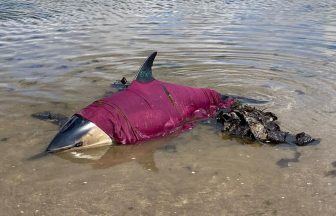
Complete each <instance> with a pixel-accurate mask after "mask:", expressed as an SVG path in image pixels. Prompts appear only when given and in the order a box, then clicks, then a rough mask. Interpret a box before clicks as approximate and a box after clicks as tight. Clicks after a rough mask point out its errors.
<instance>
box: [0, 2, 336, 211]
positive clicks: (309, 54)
mask: <svg viewBox="0 0 336 216" xmlns="http://www.w3.org/2000/svg"><path fill="white" fill-rule="evenodd" d="M0 50H1V51H0V103H1V104H0V122H1V126H0V146H1V151H0V164H1V166H0V200H1V204H0V215H21V214H23V215H335V214H336V208H335V202H336V198H335V197H336V156H335V155H336V146H335V144H336V143H335V140H336V136H335V134H336V130H335V127H336V120H335V117H336V98H335V96H336V89H335V88H336V83H335V82H336V75H335V74H336V73H335V68H336V63H335V62H336V52H335V51H336V3H335V1H333V0H329V1H328V0H322V1H317V0H296V1H294V0H284V1H275V0H274V1H273V0H266V1H261V0H245V1H243V0H241V1H239V0H237V1H235V0H226V1H190V2H187V1H103V0H95V1H91V0H80V1H75V0H63V1H52V0H39V1H38V0H33V1H23V0H22V1H19V0H2V1H1V2H0ZM153 50H157V51H158V52H159V54H158V56H157V60H156V61H155V64H154V75H155V77H156V78H157V79H161V80H166V81H169V82H175V83H179V84H185V85H190V86H198V87H211V88H214V89H215V90H217V91H220V92H223V93H230V94H236V95H241V96H247V97H252V98H256V99H262V100H267V101H269V102H268V103H267V104H265V105H264V107H265V108H267V109H269V110H272V111H273V112H275V113H277V115H278V116H279V118H280V120H281V125H282V127H283V128H284V129H286V130H288V131H291V132H300V131H306V132H308V133H310V134H311V135H312V136H314V137H319V138H321V139H322V141H321V143H320V144H319V145H313V146H306V147H299V148H295V147H292V146H288V145H280V146H275V147H274V146H260V145H256V144H255V145H242V144H241V142H240V141H239V140H236V139H230V138H229V139H228V138H223V137H222V136H221V135H220V134H218V133H216V132H215V131H214V130H213V128H212V127H209V126H207V125H199V126H198V127H196V128H195V129H193V130H192V131H190V132H188V133H184V134H182V135H180V136H173V137H169V138H166V139H162V140H158V141H153V142H148V143H145V144H143V145H137V146H117V147H108V146H106V147H102V148H96V149H89V150H81V151H72V152H67V153H63V154H59V155H49V156H45V157H41V158H38V157H34V156H35V155H36V154H38V153H40V152H42V151H43V150H44V149H45V148H46V146H47V144H48V143H49V141H50V139H51V138H52V137H53V136H54V135H55V133H56V132H57V131H58V128H57V126H55V125H52V124H50V123H48V122H43V121H39V120H36V119H33V118H31V116H30V115H31V114H32V113H36V112H40V111H45V110H47V111H52V112H55V113H62V114H65V115H69V116H70V115H72V114H73V113H74V112H76V111H78V110H79V109H80V108H82V107H84V106H86V105H87V104H89V103H91V102H92V101H93V100H95V99H97V98H100V97H102V96H103V95H104V94H105V93H106V92H107V91H110V90H111V87H110V84H111V83H112V82H113V81H114V80H116V79H120V78H121V77H123V76H125V77H126V78H128V79H129V80H132V78H133V77H134V75H135V72H136V71H137V69H138V67H139V66H140V65H141V63H142V61H143V60H144V58H145V57H146V56H147V55H148V54H149V53H150V52H151V51H153Z"/></svg>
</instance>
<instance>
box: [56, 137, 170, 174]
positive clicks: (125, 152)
mask: <svg viewBox="0 0 336 216" xmlns="http://www.w3.org/2000/svg"><path fill="white" fill-rule="evenodd" d="M171 139H172V137H170V138H163V139H159V140H154V141H149V142H146V143H145V144H138V145H117V146H104V147H98V148H88V149H81V150H70V151H65V152H60V153H57V154H56V155H57V156H58V157H61V158H63V159H65V160H69V161H71V162H73V163H81V164H90V165H91V166H92V168H94V169H106V168H109V167H113V166H117V165H120V164H124V163H129V162H132V161H134V162H136V163H138V164H139V165H141V166H142V167H143V168H144V169H145V170H148V171H158V168H157V166H156V164H155V159H154V155H155V152H156V151H157V150H159V149H161V150H164V151H166V152H174V153H175V152H176V148H175V145H173V144H170V143H169V141H170V140H171Z"/></svg>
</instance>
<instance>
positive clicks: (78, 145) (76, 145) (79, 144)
mask: <svg viewBox="0 0 336 216" xmlns="http://www.w3.org/2000/svg"><path fill="white" fill-rule="evenodd" d="M82 145H83V142H82V141H80V142H78V143H76V144H75V147H81V146H82Z"/></svg>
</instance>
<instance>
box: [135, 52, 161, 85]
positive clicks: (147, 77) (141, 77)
mask: <svg viewBox="0 0 336 216" xmlns="http://www.w3.org/2000/svg"><path fill="white" fill-rule="evenodd" d="M156 54H157V52H153V53H152V54H151V55H150V56H148V58H147V59H146V61H145V62H144V63H143V65H142V66H141V68H140V69H139V71H138V74H137V77H136V81H138V82H142V83H147V82H150V81H152V80H154V78H153V74H152V66H153V62H154V59H155V56H156Z"/></svg>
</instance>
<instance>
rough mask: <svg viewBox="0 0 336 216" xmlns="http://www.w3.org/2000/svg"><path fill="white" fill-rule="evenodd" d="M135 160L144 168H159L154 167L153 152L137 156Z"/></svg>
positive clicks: (152, 169)
mask: <svg viewBox="0 0 336 216" xmlns="http://www.w3.org/2000/svg"><path fill="white" fill-rule="evenodd" d="M136 161H137V162H138V163H139V164H140V165H141V166H142V167H143V168H144V169H146V170H148V171H154V172H157V171H158V170H159V169H158V168H157V167H156V164H155V161H154V152H153V153H150V154H146V156H144V157H141V158H137V159H136Z"/></svg>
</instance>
